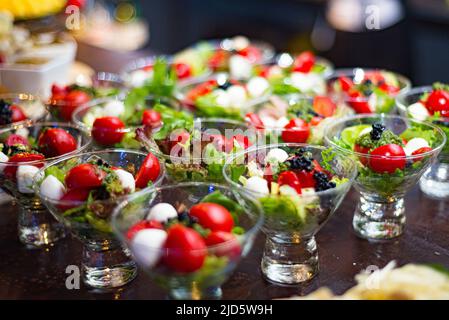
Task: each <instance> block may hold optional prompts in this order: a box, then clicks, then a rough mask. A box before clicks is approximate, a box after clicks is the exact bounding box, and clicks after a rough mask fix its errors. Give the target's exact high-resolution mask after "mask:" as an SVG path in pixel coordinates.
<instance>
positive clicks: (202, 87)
mask: <svg viewBox="0 0 449 320" xmlns="http://www.w3.org/2000/svg"><path fill="white" fill-rule="evenodd" d="M215 87H217V81H216V80H209V81H206V82H203V83H200V84H199V85H197V86H196V87H195V88H193V89H191V90H190V91H189V92H187V96H186V97H187V100H188V101H191V102H193V101H195V100H196V99H198V98H199V97H201V96H204V95H206V94H208V93H211V92H212V90H213V89H214V88H215Z"/></svg>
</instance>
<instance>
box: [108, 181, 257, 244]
mask: <svg viewBox="0 0 449 320" xmlns="http://www.w3.org/2000/svg"><path fill="white" fill-rule="evenodd" d="M201 186H204V187H211V186H212V187H214V188H222V189H227V190H229V191H231V192H240V193H242V192H241V191H239V190H234V189H232V188H231V186H229V185H224V184H218V183H209V182H181V183H176V184H167V185H163V186H158V187H154V188H152V189H150V188H148V189H146V190H142V191H145V192H143V193H142V194H151V193H154V194H157V193H159V192H161V191H164V190H170V189H176V188H187V187H201ZM142 194H140V196H141V195H142ZM243 194H244V195H245V197H248V198H249V199H250V201H251V202H252V203H253V204H254V206H255V208H257V211H258V215H257V221H256V222H255V223H254V225H252V226H251V227H250V228H249V229H248V230H246V231H245V233H244V235H243V236H242V238H243V241H242V242H246V241H247V240H248V239H249V238H251V236H253V235H255V234H256V233H257V231H258V230H259V229H260V228H261V227H262V225H263V223H264V215H263V210H262V208H261V206H260V204H259V202H258V201H257V199H256V198H255V197H254V196H252V195H251V194H247V193H243ZM138 196H139V195H137V193H134V194H132V195H130V196H129V197H127V198H126V199H125V200H123V201H121V202H120V203H119V204H118V205H117V206H116V207H115V208H114V211H113V213H112V216H111V225H112V229H113V231H114V233H115V234H116V235H117V236H118V237H119V239H120V240H121V241H122V242H123V243H127V244H129V243H130V241H129V240H128V239H127V238H126V237H125V236H124V235H123V233H122V231H120V229H119V227H118V222H117V220H118V216H120V212H121V210H123V208H125V207H126V206H127V205H128V204H129V203H130V202H131V201H133V200H134V198H137V197H138ZM236 237H237V236H236ZM235 241H236V240H230V241H226V242H222V243H220V244H217V245H213V246H207V248H206V249H201V250H198V249H196V250H190V251H189V252H207V251H208V250H220V249H224V248H230V247H232V246H233V245H234V244H235ZM148 248H149V249H151V250H153V251H157V252H176V251H179V250H178V249H157V248H151V247H148Z"/></svg>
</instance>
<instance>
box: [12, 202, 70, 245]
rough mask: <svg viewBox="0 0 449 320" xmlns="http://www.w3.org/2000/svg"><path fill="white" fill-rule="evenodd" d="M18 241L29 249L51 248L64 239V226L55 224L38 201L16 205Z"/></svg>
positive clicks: (53, 219)
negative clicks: (17, 208) (17, 210)
mask: <svg viewBox="0 0 449 320" xmlns="http://www.w3.org/2000/svg"><path fill="white" fill-rule="evenodd" d="M18 205H19V206H20V210H19V217H18V235H19V240H20V242H22V243H23V244H24V245H25V246H26V247H27V248H29V249H37V248H41V247H46V246H51V245H53V244H54V243H55V242H56V241H58V240H60V239H62V238H64V237H65V235H66V233H65V228H64V226H63V225H62V224H61V223H59V222H57V221H56V220H55V218H54V217H53V216H52V215H51V214H50V212H48V211H47V209H46V208H45V207H43V206H42V204H41V203H40V202H39V201H38V200H31V201H29V202H27V203H18Z"/></svg>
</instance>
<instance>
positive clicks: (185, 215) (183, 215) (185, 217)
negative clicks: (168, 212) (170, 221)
mask: <svg viewBox="0 0 449 320" xmlns="http://www.w3.org/2000/svg"><path fill="white" fill-rule="evenodd" d="M178 220H179V221H189V220H190V216H189V214H188V213H187V211H184V212H181V213H180V214H178Z"/></svg>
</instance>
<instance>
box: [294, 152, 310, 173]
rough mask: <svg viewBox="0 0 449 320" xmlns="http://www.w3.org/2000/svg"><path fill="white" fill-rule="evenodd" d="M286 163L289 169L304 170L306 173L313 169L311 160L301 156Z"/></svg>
mask: <svg viewBox="0 0 449 320" xmlns="http://www.w3.org/2000/svg"><path fill="white" fill-rule="evenodd" d="M288 163H289V165H290V168H291V169H297V170H306V171H312V169H313V166H312V160H311V159H309V158H306V157H304V156H303V155H301V156H296V157H294V158H292V159H290V160H288Z"/></svg>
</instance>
